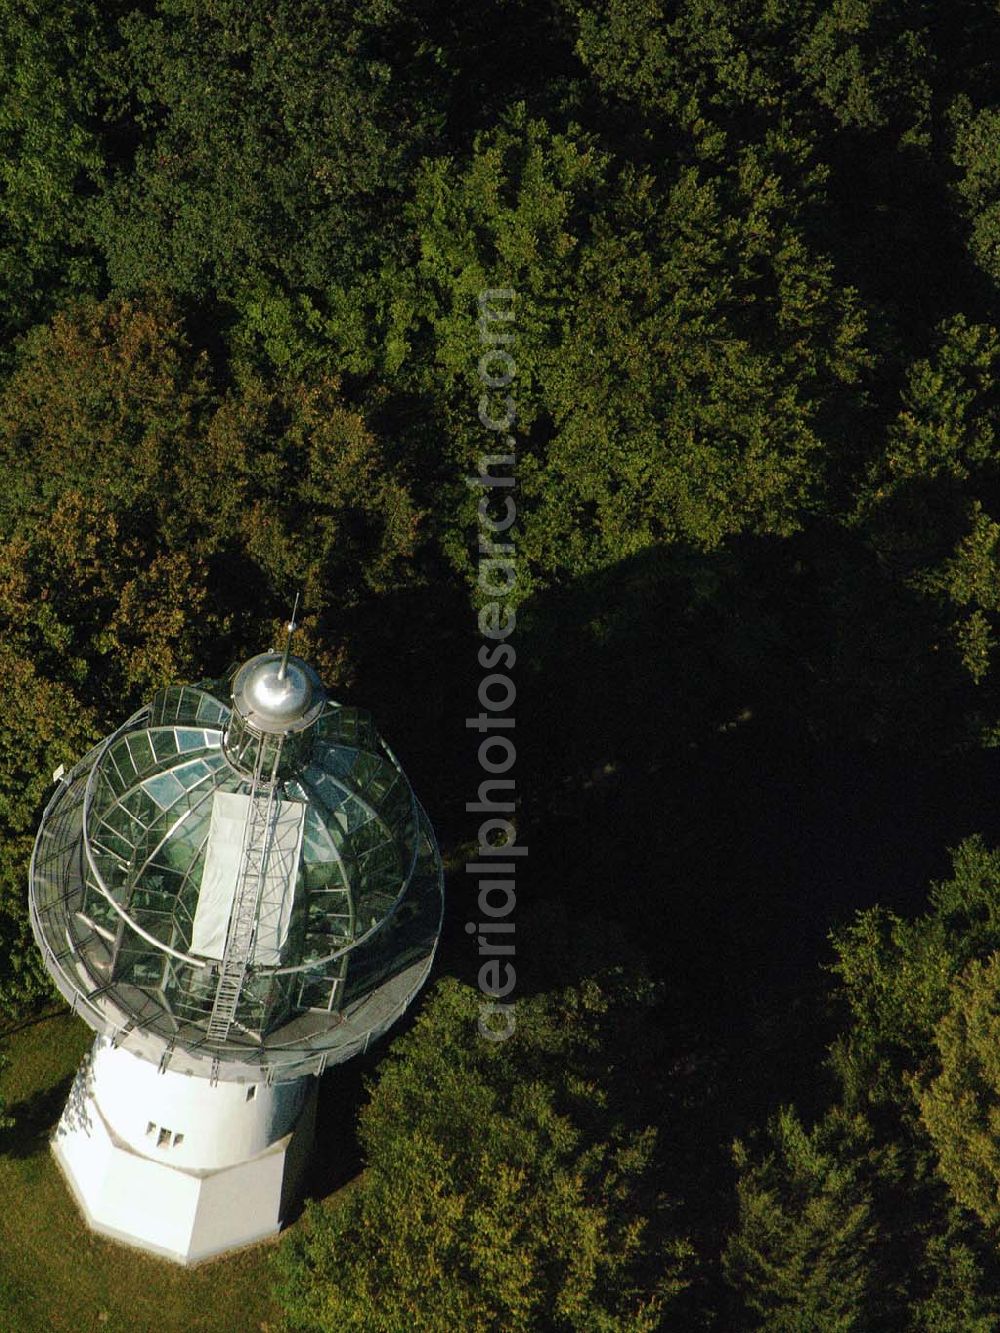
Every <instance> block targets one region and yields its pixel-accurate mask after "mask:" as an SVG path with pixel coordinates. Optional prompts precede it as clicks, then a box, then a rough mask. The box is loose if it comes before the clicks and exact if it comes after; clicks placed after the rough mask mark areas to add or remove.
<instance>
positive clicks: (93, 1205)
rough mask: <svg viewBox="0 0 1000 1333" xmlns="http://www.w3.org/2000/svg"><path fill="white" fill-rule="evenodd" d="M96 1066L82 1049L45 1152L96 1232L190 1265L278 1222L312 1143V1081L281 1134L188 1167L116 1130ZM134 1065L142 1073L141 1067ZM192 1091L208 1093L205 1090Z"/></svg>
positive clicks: (258, 1237) (262, 1233)
mask: <svg viewBox="0 0 1000 1333" xmlns="http://www.w3.org/2000/svg"><path fill="white" fill-rule="evenodd" d="M128 1058H129V1059H130V1060H134V1059H135V1057H134V1056H130V1057H128ZM142 1063H144V1062H142ZM93 1068H94V1061H93V1059H92V1058H91V1057H88V1059H87V1060H86V1061H85V1062H84V1065H83V1067H82V1068H81V1070H80V1072H79V1074H78V1076H77V1081H76V1083H75V1084H74V1088H73V1091H72V1092H71V1094H70V1098H69V1101H68V1103H67V1106H66V1109H65V1111H64V1112H63V1115H62V1118H61V1120H60V1122H59V1125H58V1127H57V1128H56V1131H55V1134H54V1136H53V1140H52V1151H53V1154H54V1156H55V1158H56V1161H57V1162H58V1163H59V1166H60V1167H61V1168H62V1171H63V1174H64V1175H65V1177H66V1180H67V1182H68V1184H69V1186H70V1189H71V1190H72V1192H73V1194H74V1196H75V1198H76V1201H77V1203H78V1205H79V1207H80V1210H81V1212H82V1213H83V1215H84V1217H85V1219H86V1221H87V1223H88V1225H89V1226H90V1227H91V1228H92V1229H93V1230H94V1231H97V1232H100V1233H101V1234H102V1235H105V1236H110V1237H112V1238H113V1239H115V1240H119V1241H123V1242H125V1243H126V1244H128V1245H133V1246H136V1247H138V1248H140V1249H143V1250H149V1251H151V1252H152V1253H154V1254H159V1255H162V1256H164V1257H165V1258H168V1259H172V1260H174V1261H175V1262H178V1263H182V1264H191V1263H197V1262H198V1261H199V1260H202V1259H208V1258H211V1257H212V1256H213V1255H218V1254H222V1253H224V1252H225V1251H226V1250H231V1249H236V1248H238V1247H240V1246H243V1245H249V1244H251V1243H253V1242H254V1241H259V1240H263V1239H264V1238H265V1237H267V1236H270V1235H273V1234H274V1233H275V1232H276V1231H278V1230H279V1229H280V1227H281V1224H282V1222H283V1220H284V1219H285V1218H286V1216H287V1214H288V1211H289V1209H290V1208H291V1206H292V1205H293V1203H294V1201H295V1199H296V1197H297V1195H298V1192H299V1188H300V1185H301V1182H302V1177H303V1173H304V1168H305V1165H306V1161H307V1158H308V1154H309V1149H310V1147H311V1145H312V1139H313V1130H314V1124H315V1107H316V1089H315V1080H313V1079H310V1080H309V1087H308V1091H307V1092H306V1094H305V1096H304V1098H303V1099H302V1105H301V1109H300V1110H298V1113H297V1116H296V1119H295V1123H294V1125H293V1126H292V1127H291V1128H290V1129H289V1131H288V1132H287V1133H285V1134H283V1135H282V1137H281V1138H279V1139H277V1140H276V1141H275V1142H273V1143H271V1144H269V1145H268V1146H267V1147H266V1148H264V1149H263V1150H262V1151H260V1152H257V1153H255V1154H254V1155H253V1156H250V1157H248V1158H246V1159H245V1160H242V1161H235V1162H229V1163H228V1164H226V1165H222V1166H211V1167H195V1166H188V1165H180V1164H175V1163H173V1162H169V1161H166V1160H162V1158H163V1156H164V1155H165V1153H166V1151H167V1150H166V1149H164V1150H163V1151H159V1150H157V1149H156V1148H151V1149H150V1151H149V1153H148V1154H147V1153H144V1152H142V1151H139V1150H138V1149H137V1148H136V1146H135V1145H133V1144H130V1143H129V1142H128V1141H127V1140H126V1139H124V1138H123V1137H122V1136H121V1135H120V1134H119V1133H118V1132H116V1130H115V1128H114V1127H113V1125H112V1124H111V1123H109V1117H108V1116H106V1115H105V1114H104V1112H103V1111H102V1109H101V1105H100V1100H101V1095H100V1094H101V1085H100V1081H99V1080H96V1081H95V1079H94V1076H93ZM154 1072H155V1071H154ZM141 1073H142V1076H143V1078H145V1079H148V1075H147V1072H146V1071H141ZM95 1082H96V1086H95ZM194 1082H195V1083H196V1084H197V1083H203V1082H204V1081H203V1080H198V1079H196V1080H194ZM197 1092H198V1094H199V1096H200V1097H205V1098H207V1097H208V1094H209V1089H208V1088H207V1086H206V1087H204V1088H199V1089H197ZM261 1100H262V1101H263V1100H264V1098H263V1097H262V1098H261ZM207 1114H208V1115H209V1116H210V1114H211V1113H210V1111H209V1112H207ZM154 1153H157V1155H158V1156H159V1158H160V1160H157V1157H156V1156H154V1155H153V1154H154Z"/></svg>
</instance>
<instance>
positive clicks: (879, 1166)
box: [723, 1108, 897, 1333]
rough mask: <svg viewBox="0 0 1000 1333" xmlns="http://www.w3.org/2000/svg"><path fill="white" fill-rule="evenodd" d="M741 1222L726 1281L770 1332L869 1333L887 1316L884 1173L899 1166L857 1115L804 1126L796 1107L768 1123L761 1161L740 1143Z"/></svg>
mask: <svg viewBox="0 0 1000 1333" xmlns="http://www.w3.org/2000/svg"><path fill="white" fill-rule="evenodd" d="M734 1158H735V1162H736V1168H737V1172H738V1183H737V1197H738V1200H739V1221H738V1224H737V1227H736V1230H735V1231H734V1232H733V1234H732V1235H731V1236H730V1238H729V1241H728V1242H727V1245H726V1249H725V1254H724V1258H723V1264H724V1269H725V1273H726V1277H727V1280H728V1281H729V1282H730V1283H731V1285H732V1286H734V1287H735V1288H736V1289H737V1291H738V1292H739V1293H740V1295H741V1297H742V1299H743V1301H744V1302H745V1304H746V1306H747V1307H748V1309H750V1310H751V1311H753V1313H754V1315H755V1316H756V1320H757V1322H755V1324H754V1327H758V1328H761V1329H766V1330H767V1331H768V1333H802V1330H803V1329H807V1328H808V1329H810V1330H815V1333H850V1331H853V1330H857V1333H861V1331H862V1330H864V1331H865V1333H869V1331H870V1330H872V1329H874V1328H876V1327H879V1326H880V1325H881V1323H882V1320H883V1318H884V1316H885V1313H886V1303H887V1293H885V1292H883V1291H881V1290H880V1286H879V1275H878V1270H877V1263H876V1258H877V1255H878V1251H879V1247H880V1244H881V1241H882V1236H881V1231H880V1227H879V1224H878V1221H877V1215H876V1208H875V1196H876V1195H877V1193H878V1190H879V1188H880V1186H879V1184H878V1178H879V1177H880V1176H881V1177H885V1178H888V1177H892V1176H893V1175H895V1174H896V1171H897V1168H896V1165H895V1162H894V1160H893V1158H894V1155H893V1153H892V1151H891V1150H888V1151H887V1150H885V1149H880V1148H878V1147H877V1146H876V1144H875V1142H874V1139H873V1136H872V1133H871V1130H870V1128H869V1127H868V1125H867V1124H866V1122H865V1121H864V1120H863V1119H862V1118H861V1117H860V1116H847V1115H845V1114H844V1113H842V1112H841V1111H839V1110H834V1111H831V1112H830V1113H829V1114H828V1115H827V1116H826V1117H825V1118H824V1119H823V1120H821V1121H820V1122H819V1123H818V1124H817V1125H815V1126H814V1127H813V1129H812V1130H811V1131H808V1132H807V1131H806V1130H805V1129H804V1128H803V1126H802V1123H801V1121H800V1120H799V1118H798V1116H797V1114H796V1113H795V1111H794V1110H793V1109H791V1108H785V1109H784V1110H782V1111H781V1112H780V1113H779V1114H778V1115H777V1116H776V1117H775V1119H774V1120H773V1121H772V1122H771V1124H770V1126H769V1141H768V1146H767V1150H766V1151H765V1153H764V1155H763V1156H762V1157H761V1158H760V1159H759V1160H756V1161H755V1160H754V1158H753V1157H752V1156H751V1153H750V1150H749V1149H748V1148H747V1146H746V1144H744V1143H743V1142H741V1141H739V1140H738V1141H737V1142H736V1145H735V1147H734Z"/></svg>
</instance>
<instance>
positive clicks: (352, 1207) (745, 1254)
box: [0, 0, 1000, 1333]
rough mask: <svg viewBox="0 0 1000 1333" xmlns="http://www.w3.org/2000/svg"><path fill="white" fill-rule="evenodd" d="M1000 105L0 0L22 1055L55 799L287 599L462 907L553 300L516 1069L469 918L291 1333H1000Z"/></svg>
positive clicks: (727, 69)
mask: <svg viewBox="0 0 1000 1333" xmlns="http://www.w3.org/2000/svg"><path fill="white" fill-rule="evenodd" d="M998 61H1000V12H998V11H997V8H996V6H995V4H993V3H992V0H991V2H990V3H987V2H986V0H954V3H951V4H949V5H947V6H941V5H933V4H930V3H928V0H669V3H668V2H667V0H662V2H661V0H540V2H539V0H494V2H493V3H488V4H485V5H482V4H480V5H475V6H473V5H471V4H465V3H459V4H458V5H452V6H445V7H441V6H436V5H433V4H430V3H427V0H415V3H410V4H405V5H404V4H401V3H397V0H376V3H372V4H368V5H362V6H358V5H347V4H343V3H341V0H334V2H333V3H326V4H315V3H300V2H295V3H293V2H292V0H272V2H269V3H267V4H264V3H261V2H260V0H249V3H235V2H234V0H149V2H148V3H134V2H132V0H111V2H110V3H104V4H99V3H96V0H57V2H56V3H42V2H41V0H0V678H2V679H3V680H4V682H5V684H6V698H5V702H4V706H3V710H2V715H0V761H2V762H0V945H2V955H3V956H2V962H0V998H2V1000H3V1002H4V1005H5V1011H6V1016H7V1018H8V1020H9V1021H11V1022H13V1021H16V1020H18V1019H20V1018H23V1017H24V1016H25V1015H28V1014H31V1013H32V1012H34V1011H35V1010H37V1009H38V1008H39V1006H44V1005H45V1004H47V1003H49V1002H50V1001H51V998H52V997H51V992H50V990H49V989H48V985H47V982H46V981H45V978H44V976H43V975H42V971H41V968H40V964H39V961H38V960H37V958H36V954H35V951H34V948H33V945H32V943H31V939H30V932H29V930H28V923H27V903H26V893H25V881H26V873H27V866H28V860H29V857H30V853H31V845H32V837H33V832H34V829H35V828H36V826H37V822H38V819H39V816H40V813H41V810H42V808H43V806H44V803H45V800H46V797H47V794H48V793H49V792H50V790H51V778H52V774H53V772H54V771H55V770H56V769H57V767H58V766H59V765H61V764H65V765H69V764H71V763H72V762H73V761H74V760H75V759H76V758H77V757H79V755H80V754H81V753H82V752H83V751H84V750H85V749H86V748H87V746H88V745H89V744H91V743H93V742H94V741H95V740H96V739H97V738H98V737H99V736H101V735H102V734H104V733H106V732H107V731H108V730H109V729H110V728H111V727H112V726H114V725H116V724H117V723H118V722H119V721H120V720H121V719H122V718H124V717H125V716H127V714H128V713H129V712H130V711H131V710H132V709H133V708H134V707H136V706H137V705H138V704H139V703H140V702H141V701H142V700H143V699H145V698H147V697H149V695H150V693H151V692H152V691H154V690H155V689H157V688H159V687H160V686H162V685H164V684H166V683H169V682H174V681H179V680H197V679H201V678H206V677H210V676H216V677H217V676H221V675H223V674H224V673H225V671H226V670H227V669H228V668H229V667H230V666H232V665H233V664H234V663H236V662H238V661H239V660H241V659H242V658H244V657H246V656H248V655H250V654H251V653H254V652H257V651H259V650H261V649H262V648H263V647H266V646H269V645H270V641H271V640H272V639H274V638H275V636H276V635H277V634H278V633H279V632H280V626H281V625H282V623H283V622H284V621H285V620H287V617H288V614H289V610H290V607H291V605H292V604H293V601H294V598H295V596H296V594H299V595H300V596H301V601H302V607H303V614H302V617H301V628H300V631H299V634H300V638H299V639H298V640H297V642H298V645H299V649H298V650H299V651H301V652H302V653H303V655H304V656H307V657H309V658H310V660H311V661H313V662H314V663H315V665H316V667H317V669H318V670H319V671H320V674H321V675H322V676H323V678H324V680H325V681H326V682H327V684H328V685H329V686H330V688H331V690H332V692H333V693H334V694H335V695H336V696H337V697H342V698H344V699H348V700H351V701H356V702H363V703H365V704H366V705H370V706H371V707H372V708H373V709H374V710H375V711H376V713H377V715H378V717H379V720H380V724H381V725H382V726H383V727H384V730H385V733H386V734H387V735H388V736H390V737H391V738H392V742H393V744H394V745H396V744H397V738H398V743H399V744H400V745H401V747H402V750H401V752H402V751H405V752H406V766H407V770H408V771H412V772H413V773H414V779H415V785H416V786H418V787H419V789H420V791H421V794H422V797H423V799H424V800H425V802H426V804H427V807H428V809H429V811H430V814H431V816H432V819H433V821H434V823H435V824H436V826H437V828H438V832H439V835H440V838H441V842H442V847H443V850H444V852H445V856H446V860H447V862H448V864H449V866H452V867H454V866H457V865H458V864H459V863H460V861H461V860H462V857H463V855H464V851H465V850H467V849H468V846H469V845H470V844H471V843H472V841H473V840H474V838H475V824H474V823H472V822H470V819H469V817H468V815H467V813H466V810H465V803H466V802H467V801H468V800H470V799H471V797H472V794H474V792H475V790H476V784H477V783H478V781H479V775H478V774H477V773H476V772H475V765H474V762H473V761H474V750H473V748H472V747H471V746H470V745H469V743H468V737H467V734H466V729H465V718H466V717H467V716H468V715H469V713H470V712H472V711H474V709H475V707H476V704H475V667H476V647H477V624H478V615H479V611H480V609H481V603H482V600H483V599H482V596H481V590H477V586H476V574H477V557H478V554H479V551H478V547H477V537H478V533H477V505H478V502H479V499H480V496H479V495H478V494H477V492H476V490H475V488H474V487H470V486H469V485H468V484H467V477H468V476H469V475H473V474H475V473H476V472H477V470H478V469H479V468H480V460H481V457H482V455H483V454H484V452H486V451H487V450H488V449H489V448H490V447H491V441H490V439H489V438H488V432H486V431H485V430H484V426H483V420H482V417H481V414H480V412H479V411H478V410H477V406H478V404H479V400H480V394H481V392H482V386H481V371H480V357H481V355H482V350H483V343H482V331H481V327H480V325H481V320H480V313H481V312H480V306H479V304H478V300H479V296H480V293H482V292H483V290H484V289H498V290H500V289H502V290H503V291H505V292H507V291H509V292H512V293H513V297H512V311H513V318H512V321H511V330H512V334H511V336H512V339H513V341H512V342H511V343H510V344H509V346H510V355H511V357H512V358H513V360H514V362H516V376H515V379H514V385H513V390H512V392H513V393H514V395H515V397H516V403H517V412H516V420H513V421H512V423H511V425H510V440H511V443H510V446H509V447H510V448H511V450H512V451H513V453H514V455H515V456H516V460H517V462H516V473H517V523H516V528H515V529H514V531H513V533H512V534H511V539H512V541H513V543H514V545H515V548H516V559H517V566H518V579H517V590H516V594H515V596H514V597H512V599H511V604H512V607H513V605H514V603H516V620H517V633H516V636H515V639H516V644H517V663H518V665H517V684H518V690H519V696H518V708H519V713H520V716H519V718H518V738H519V742H520V745H519V754H520V755H522V756H523V780H522V779H520V778H519V792H520V803H519V806H518V809H517V812H516V816H515V818H516V822H517V827H518V832H519V836H521V837H522V838H523V839H524V840H525V841H526V842H527V843H528V844H530V846H531V847H532V856H531V858H529V859H530V862H531V864H530V868H529V869H528V871H527V875H526V887H525V901H526V902H528V903H530V910H529V911H528V912H526V917H527V920H526V921H525V923H524V926H523V933H524V939H525V945H524V951H525V957H524V960H523V968H524V976H525V979H526V980H525V985H526V990H525V995H524V1002H523V1006H524V1007H523V1015H524V1024H523V1029H522V1031H521V1034H520V1035H519V1037H518V1041H517V1043H516V1044H512V1045H511V1047H510V1049H509V1050H507V1051H506V1052H491V1051H490V1050H487V1049H485V1048H481V1046H480V1045H477V1043H476V1040H475V1039H474V1035H473V1031H474V1029H473V1028H472V1027H471V1023H472V1020H471V1018H470V1014H471V1011H472V1000H471V994H472V992H471V989H470V983H471V980H472V978H473V977H474V975H475V959H474V957H473V955H472V949H471V947H470V946H469V944H468V940H467V938H466V936H465V933H464V923H465V920H466V917H467V915H468V914H469V913H470V912H472V911H473V910H474V908H473V907H472V906H471V905H470V902H469V899H468V894H469V890H468V886H467V885H466V884H463V883H461V876H460V875H457V874H456V875H455V876H452V879H453V880H454V881H455V883H454V884H453V885H451V886H450V897H449V903H450V906H449V917H450V918H453V919H450V921H449V924H448V925H447V927H446V931H445V936H444V940H443V944H442V949H441V953H440V957H439V965H438V971H439V974H440V978H439V982H438V984H437V987H436V988H434V989H432V992H431V993H430V995H429V997H428V998H427V1000H426V1004H425V1009H424V1011H423V1012H422V1014H421V1016H420V1017H419V1019H418V1020H417V1021H416V1022H415V1025H414V1026H413V1028H412V1030H411V1031H410V1032H408V1033H407V1034H406V1035H405V1036H404V1037H403V1038H402V1039H401V1040H400V1041H399V1043H398V1046H396V1047H393V1049H392V1052H391V1054H390V1055H388V1056H386V1057H385V1060H384V1061H383V1063H382V1065H380V1066H379V1067H378V1068H377V1069H376V1070H375V1071H374V1072H373V1073H372V1075H371V1079H370V1085H369V1094H368V1095H369V1096H370V1100H369V1101H368V1102H367V1103H366V1104H365V1106H364V1109H363V1111H362V1112H361V1115H360V1121H359V1131H358V1132H359V1141H360V1145H361V1150H362V1153H363V1157H364V1160H365V1162H366V1167H365V1171H364V1174H363V1175H362V1176H361V1177H360V1179H359V1181H358V1182H355V1184H354V1185H353V1186H352V1187H351V1188H350V1189H349V1190H347V1191H343V1192H341V1193H340V1194H338V1195H337V1196H335V1197H333V1198H332V1199H329V1200H324V1201H320V1202H317V1203H315V1204H313V1205H311V1207H310V1208H309V1210H308V1211H307V1216H306V1219H305V1221H304V1222H303V1224H302V1227H301V1229H300V1230H299V1231H298V1232H296V1233H294V1234H293V1236H292V1237H291V1238H290V1241H289V1244H288V1246H287V1248H286V1249H285V1250H283V1251H282V1255H281V1258H280V1260H279V1262H278V1264H277V1266H276V1270H275V1277H274V1280H275V1282H276V1283H277V1288H278V1290H279V1291H280V1292H281V1293H282V1295H281V1300H282V1302H283V1307H284V1309H285V1311H286V1315H287V1319H288V1321H289V1322H288V1327H289V1328H298V1329H322V1328H332V1327H354V1328H359V1329H362V1328H363V1329H372V1330H376V1329H379V1330H382V1329H386V1328H396V1327H398V1328H400V1329H402V1328H428V1329H438V1328H446V1327H462V1328H467V1329H470V1330H471V1329H482V1330H484V1331H485V1330H493V1329H501V1328H503V1329H505V1330H506V1329H515V1328H517V1329H521V1328H523V1329H525V1330H527V1329H535V1328H545V1329H548V1328H551V1329H555V1330H564V1329H565V1330H584V1329H586V1330H612V1329H622V1330H624V1329H640V1328H642V1329H645V1328H649V1329H654V1328H659V1327H664V1328H666V1327H670V1328H687V1327H690V1328H692V1329H697V1328H709V1327H718V1328H723V1329H747V1330H753V1329H762V1330H769V1331H771V1333H777V1331H778V1330H788V1331H789V1333H793V1331H794V1333H802V1331H804V1330H809V1333H824V1330H830V1331H831V1333H832V1331H833V1330H838V1333H844V1331H846V1330H856V1331H857V1333H879V1330H894V1329H904V1328H906V1329H919V1330H926V1331H927V1333H931V1331H932V1330H933V1331H934V1333H947V1331H948V1330H954V1333H976V1331H977V1330H983V1333H985V1330H987V1329H992V1328H995V1327H997V1326H998V1325H1000V1256H998V1253H997V1235H996V1228H997V1225H998V1223H1000V1210H998V1207H997V1198H998V1191H1000V1147H998V1135H1000V1067H998V1065H997V1057H996V1055H995V1051H996V1047H997V1037H998V1036H1000V1019H998V1006H1000V1000H998V995H1000V861H998V855H1000V854H998V852H997V851H995V850H994V849H993V848H994V846H995V845H1000V821H998V820H997V818H996V815H995V812H994V811H993V809H992V807H993V804H994V802H993V801H992V799H991V797H990V795H989V794H990V792H991V791H992V789H993V784H995V782H996V778H997V768H996V746H997V744H998V741H1000V664H998V636H1000V396H998V392H997V388H996V374H997V369H998V365H1000V334H998V331H997V330H998V328H1000V288H998V283H1000V88H998V85H997V79H996V69H997V67H998ZM411 760H412V764H411ZM949 848H950V849H952V850H951V851H950V852H949V851H948V849H949ZM949 856H950V857H951V862H950V866H949V861H948V858H949ZM928 885H930V888H929V890H928V889H927V886H928ZM520 929H521V926H520V925H519V930H520ZM520 962H521V960H520V959H519V964H520ZM630 1062H631V1063H630ZM410 1198H413V1199H417V1200H419V1201H420V1208H421V1209H422V1210H424V1211H422V1212H421V1213H420V1216H419V1217H418V1218H416V1220H414V1222H413V1226H412V1227H411V1228H410V1229H407V1227H406V1226H404V1225H403V1223H402V1214H403V1208H404V1202H405V1201H406V1200H407V1199H410ZM512 1209H513V1210H515V1211H517V1212H518V1216H519V1225H517V1226H515V1225H512V1224H510V1223H509V1220H508V1218H507V1215H506V1213H505V1210H508V1212H509V1210H512ZM435 1210H439V1212H438V1215H437V1216H435V1215H434V1213H435ZM345 1250H347V1251H349V1252H350V1262H349V1263H344V1264H340V1263H339V1262H335V1259H336V1256H337V1255H338V1254H339V1253H342V1252H343V1251H345ZM387 1266H391V1271H390V1272H389V1276H388V1277H386V1278H385V1280H384V1281H383V1280H379V1281H376V1280H375V1277H376V1275H377V1274H380V1273H384V1272H386V1271H388V1269H387ZM428 1274H431V1276H430V1277H428V1276H427V1275H428Z"/></svg>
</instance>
